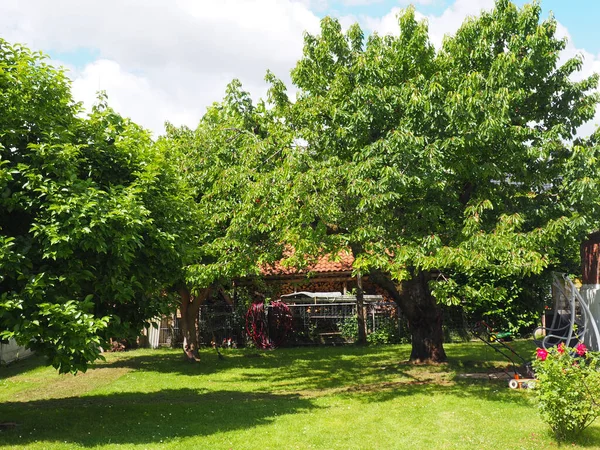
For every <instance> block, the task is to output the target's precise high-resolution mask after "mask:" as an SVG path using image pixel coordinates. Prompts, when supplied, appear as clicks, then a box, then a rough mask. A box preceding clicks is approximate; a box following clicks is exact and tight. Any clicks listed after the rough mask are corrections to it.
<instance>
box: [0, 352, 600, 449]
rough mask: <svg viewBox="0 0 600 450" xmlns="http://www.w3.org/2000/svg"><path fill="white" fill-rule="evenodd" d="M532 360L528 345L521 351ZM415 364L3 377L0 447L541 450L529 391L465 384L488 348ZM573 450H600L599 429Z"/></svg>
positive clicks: (166, 358) (294, 355) (158, 361)
mask: <svg viewBox="0 0 600 450" xmlns="http://www.w3.org/2000/svg"><path fill="white" fill-rule="evenodd" d="M516 345H517V347H519V348H520V349H521V351H523V352H526V353H529V352H531V353H532V351H533V346H532V344H531V343H529V342H519V343H517V344H516ZM446 349H447V352H448V356H449V358H450V359H451V363H449V364H445V365H436V366H413V365H410V364H406V363H405V362H404V361H405V360H406V359H407V357H408V354H409V350H410V349H409V347H408V346H405V345H401V346H384V347H366V348H360V347H326V348H296V349H280V350H276V351H270V352H259V351H256V350H230V351H226V352H224V353H225V360H219V359H218V358H217V356H216V353H215V352H214V350H210V349H206V350H204V351H203V352H202V362H201V363H199V364H192V363H188V362H185V361H183V360H182V357H181V354H180V352H179V351H178V350H171V349H164V350H155V351H152V350H137V351H131V352H126V353H113V354H108V355H107V361H106V362H105V363H101V364H97V365H96V366H94V368H92V369H90V370H89V371H88V372H87V373H85V374H79V375H77V376H72V375H58V374H57V373H56V372H55V371H54V370H53V369H51V368H47V367H44V366H43V365H42V361H40V360H39V359H36V358H31V359H29V360H26V361H22V362H19V363H16V364H13V365H11V366H9V367H1V368H0V378H1V380H0V422H8V421H10V422H16V423H17V424H18V425H17V426H16V427H15V428H13V429H7V430H4V431H2V432H0V448H34V449H46V448H196V449H230V448H231V449H296V448H298V449H305V448H306V449H307V448H320V449H359V448H360V449H411V448H414V449H545V448H553V447H557V444H556V443H555V442H554V441H553V439H552V436H551V435H550V433H549V432H548V431H547V428H546V426H545V425H544V424H543V423H542V422H541V421H540V419H539V418H538V415H537V411H536V408H535V405H534V403H533V399H532V396H531V392H528V391H527V390H522V391H512V390H510V389H508V388H507V387H506V381H488V380H487V379H484V380H469V379H464V378H462V377H460V376H458V375H459V374H461V373H473V372H482V371H483V372H486V371H487V370H489V369H490V368H491V367H494V366H495V367H500V366H505V365H506V364H504V363H503V361H502V359H500V358H498V356H497V355H496V354H495V353H493V352H492V351H491V350H489V349H487V348H486V347H485V346H484V345H483V344H482V343H476V342H473V343H468V344H448V345H447V346H446ZM568 447H569V448H600V423H599V424H598V425H595V426H593V427H591V428H590V429H588V430H586V432H585V434H583V435H582V436H581V438H580V439H579V441H578V442H577V443H574V445H573V446H572V445H571V444H568Z"/></svg>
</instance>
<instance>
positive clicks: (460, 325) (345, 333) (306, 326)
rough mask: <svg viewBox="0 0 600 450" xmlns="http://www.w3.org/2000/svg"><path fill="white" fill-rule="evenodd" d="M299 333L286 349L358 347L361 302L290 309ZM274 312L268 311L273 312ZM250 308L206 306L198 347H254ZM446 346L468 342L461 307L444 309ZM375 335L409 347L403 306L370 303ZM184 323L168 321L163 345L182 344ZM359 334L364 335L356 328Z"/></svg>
mask: <svg viewBox="0 0 600 450" xmlns="http://www.w3.org/2000/svg"><path fill="white" fill-rule="evenodd" d="M288 307H289V308H290V311H291V314H292V321H293V322H292V323H293V329H292V332H291V333H290V335H289V336H288V337H287V339H286V341H285V344H284V345H286V346H303V345H318V344H343V343H346V342H352V340H353V339H352V337H351V335H352V332H351V331H352V328H353V327H356V311H357V310H356V303H355V302H343V303H316V304H315V303H300V304H290V305H288ZM268 311H269V308H267V313H268ZM245 313H246V311H245V309H243V308H236V307H233V306H230V305H227V304H223V305H203V306H202V307H201V308H200V311H199V313H198V322H197V323H198V330H199V333H198V334H199V339H198V342H199V343H200V344H201V345H207V346H209V345H212V344H213V343H216V344H218V345H221V346H234V347H243V346H245V345H246V344H247V343H248V342H247V341H248V338H247V336H246V331H245ZM442 314H443V330H444V335H445V341H446V342H452V341H457V340H465V339H468V338H469V336H468V324H467V323H466V319H465V318H464V315H463V314H462V310H461V308H458V307H442ZM365 318H366V322H367V332H368V334H369V335H373V334H377V335H378V336H379V337H380V338H381V339H382V340H383V341H384V342H409V341H410V335H409V333H408V324H407V321H406V319H405V318H404V317H403V316H402V314H400V312H399V310H398V308H397V306H396V305H395V304H394V303H390V302H368V303H365ZM179 322H180V319H178V318H177V317H176V316H175V315H173V316H170V317H165V318H163V319H162V321H161V324H160V327H159V345H162V346H177V345H179V344H180V343H181V342H182V341H183V338H182V335H181V328H180V323H179ZM356 330H358V329H357V328H356Z"/></svg>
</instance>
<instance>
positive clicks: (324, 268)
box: [261, 252, 354, 276]
mask: <svg viewBox="0 0 600 450" xmlns="http://www.w3.org/2000/svg"><path fill="white" fill-rule="evenodd" d="M353 262H354V257H353V256H352V254H351V253H348V252H340V253H338V255H337V257H336V258H334V257H332V255H331V254H326V255H324V256H321V257H320V258H319V259H318V260H317V262H316V263H315V264H312V265H310V266H308V267H306V268H304V269H296V268H293V267H283V266H282V265H281V263H279V262H276V263H275V264H274V265H273V266H269V267H264V268H263V269H261V273H262V274H263V275H267V276H269V275H295V274H305V273H308V272H316V273H333V272H351V271H352V263H353Z"/></svg>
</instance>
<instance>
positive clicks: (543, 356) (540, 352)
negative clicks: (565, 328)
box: [537, 348, 548, 361]
mask: <svg viewBox="0 0 600 450" xmlns="http://www.w3.org/2000/svg"><path fill="white" fill-rule="evenodd" d="M547 357H548V352H547V351H546V350H545V349H543V348H538V349H537V359H539V360H540V361H546V358H547Z"/></svg>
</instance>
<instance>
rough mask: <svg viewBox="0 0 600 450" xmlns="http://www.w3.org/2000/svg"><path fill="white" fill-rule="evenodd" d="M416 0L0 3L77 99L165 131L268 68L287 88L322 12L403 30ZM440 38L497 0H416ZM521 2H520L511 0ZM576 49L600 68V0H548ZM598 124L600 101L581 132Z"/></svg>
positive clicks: (258, 82) (368, 28) (7, 35)
mask: <svg viewBox="0 0 600 450" xmlns="http://www.w3.org/2000/svg"><path fill="white" fill-rule="evenodd" d="M409 3H410V1H409V0H178V1H176V2H175V1H172V0H143V1H140V0H103V1H102V2H100V1H81V0H52V1H48V0H0V37H3V38H4V39H6V40H8V41H10V42H21V43H24V44H26V45H28V46H29V47H31V48H33V49H36V50H42V51H43V52H45V53H47V54H49V55H50V56H51V57H52V59H53V60H55V62H56V64H61V65H63V66H64V67H66V68H67V70H68V71H69V76H70V78H71V79H72V81H73V85H72V86H73V95H74V96H75V98H76V99H77V100H80V101H82V102H83V103H84V105H85V106H86V107H90V106H91V105H92V104H93V103H94V101H95V98H96V93H97V91H98V90H104V91H106V92H107V94H108V96H109V101H110V103H111V105H112V106H113V107H115V108H116V109H117V110H118V111H119V112H121V113H122V114H124V115H126V116H129V117H131V118H132V119H133V120H135V121H136V122H138V123H140V124H142V125H143V126H145V127H147V128H149V129H151V130H152V131H153V132H154V133H155V135H158V134H160V133H161V132H162V131H163V129H164V128H163V124H164V122H165V120H169V121H170V122H172V123H174V124H176V125H180V124H185V125H189V126H195V125H196V124H197V122H198V120H199V119H200V118H201V117H202V115H203V114H204V111H205V110H206V107H207V106H209V105H210V104H211V103H212V102H214V101H219V100H220V99H221V98H222V97H223V94H224V92H225V87H226V85H227V83H228V82H230V81H231V80H232V79H233V78H238V79H240V80H241V81H242V83H243V85H244V87H245V88H246V89H247V90H248V91H250V92H251V93H252V95H253V96H254V97H255V98H258V97H260V96H264V95H265V92H266V89H267V86H266V85H265V83H264V75H265V72H266V71H267V69H268V70H271V71H273V72H274V73H275V74H276V75H277V76H279V77H280V78H282V79H283V80H284V82H287V83H288V85H289V71H290V69H291V68H292V67H293V66H294V64H295V62H296V61H297V60H298V58H299V57H300V55H301V52H302V41H303V38H302V34H303V32H304V31H309V32H312V33H316V32H318V30H319V20H320V19H321V18H322V17H323V16H325V15H332V16H335V17H338V18H339V19H340V22H341V23H342V25H343V26H348V25H349V24H350V23H353V22H356V21H358V22H359V24H360V25H361V26H362V27H363V29H364V30H365V32H366V33H371V32H374V31H376V32H379V33H394V32H397V22H396V14H397V12H398V10H399V9H400V8H404V7H406V6H407V5H408V4H409ZM413 3H414V4H415V8H416V10H417V13H419V14H420V16H421V17H426V18H427V20H428V22H429V29H430V37H431V40H432V42H433V43H434V44H435V45H439V43H440V42H441V40H442V37H443V36H444V35H445V34H452V33H454V32H455V31H456V29H457V28H458V27H459V26H460V24H461V23H462V21H463V20H464V19H465V18H466V17H467V16H473V15H477V14H479V13H480V12H481V10H482V9H490V8H492V7H493V4H494V1H493V0H413ZM516 3H517V5H519V6H520V5H523V4H524V3H525V1H524V0H516ZM541 5H542V9H543V14H542V17H543V18H546V17H547V16H548V14H549V12H550V11H553V12H554V15H555V17H556V19H557V20H558V22H559V24H560V27H559V33H560V34H561V36H568V37H569V38H570V40H571V41H570V44H569V45H568V47H567V49H565V52H564V54H563V57H564V58H568V57H572V56H574V55H576V54H580V55H582V56H583V57H584V67H583V70H582V73H581V74H580V75H579V76H580V77H583V76H589V75H590V74H592V73H594V72H600V26H599V25H600V0H542V1H541ZM596 123H600V109H599V110H598V113H597V115H596V118H595V119H594V121H593V123H592V124H589V125H587V126H585V127H584V128H585V129H584V130H583V132H582V134H588V133H589V132H591V131H592V129H593V127H594V124H596Z"/></svg>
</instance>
